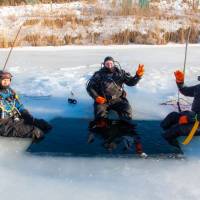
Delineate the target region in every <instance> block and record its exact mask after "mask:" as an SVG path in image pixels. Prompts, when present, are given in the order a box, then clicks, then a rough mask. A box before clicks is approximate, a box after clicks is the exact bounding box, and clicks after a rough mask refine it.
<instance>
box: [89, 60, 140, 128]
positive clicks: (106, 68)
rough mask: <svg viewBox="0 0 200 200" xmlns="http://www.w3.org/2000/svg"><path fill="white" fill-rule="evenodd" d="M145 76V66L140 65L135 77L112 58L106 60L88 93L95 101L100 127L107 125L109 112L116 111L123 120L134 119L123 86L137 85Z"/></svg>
mask: <svg viewBox="0 0 200 200" xmlns="http://www.w3.org/2000/svg"><path fill="white" fill-rule="evenodd" d="M143 74H144V65H139V67H138V69H137V71H136V74H135V76H131V75H130V74H129V73H127V72H125V71H124V70H122V69H120V68H118V67H117V66H116V65H115V61H114V59H113V58H112V57H110V56H108V57H106V58H105V59H104V62H103V67H102V68H101V69H100V70H99V71H97V72H95V73H94V75H93V76H92V77H91V79H90V80H89V82H88V85H87V91H88V93H89V95H90V96H91V97H92V98H93V99H94V115H95V119H96V120H97V123H98V124H99V125H100V126H104V125H105V124H106V121H107V119H108V112H109V110H114V111H116V112H117V113H118V115H119V118H120V119H121V120H125V121H129V120H131V119H132V109H131V106H130V104H129V102H128V100H127V98H126V92H125V90H124V88H123V85H124V84H126V85H128V86H134V85H136V84H137V83H138V82H139V80H140V79H141V78H142V76H143Z"/></svg>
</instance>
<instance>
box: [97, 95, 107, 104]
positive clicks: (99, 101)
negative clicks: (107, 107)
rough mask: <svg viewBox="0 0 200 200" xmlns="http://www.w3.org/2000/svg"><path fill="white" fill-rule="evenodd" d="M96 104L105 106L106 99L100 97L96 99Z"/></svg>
mask: <svg viewBox="0 0 200 200" xmlns="http://www.w3.org/2000/svg"><path fill="white" fill-rule="evenodd" d="M95 101H96V103H98V104H104V103H106V99H105V98H104V97H101V96H98V97H97V98H96V99H95Z"/></svg>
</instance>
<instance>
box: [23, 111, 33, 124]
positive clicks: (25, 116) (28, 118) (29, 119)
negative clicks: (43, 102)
mask: <svg viewBox="0 0 200 200" xmlns="http://www.w3.org/2000/svg"><path fill="white" fill-rule="evenodd" d="M21 116H22V118H23V119H24V121H25V123H27V124H30V125H33V122H34V118H33V116H32V115H31V114H30V113H29V112H28V110H23V111H22V112H21Z"/></svg>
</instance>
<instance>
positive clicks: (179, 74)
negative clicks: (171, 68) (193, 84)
mask: <svg viewBox="0 0 200 200" xmlns="http://www.w3.org/2000/svg"><path fill="white" fill-rule="evenodd" d="M174 75H175V77H176V82H177V83H184V73H183V72H182V71H180V70H177V71H175V72H174Z"/></svg>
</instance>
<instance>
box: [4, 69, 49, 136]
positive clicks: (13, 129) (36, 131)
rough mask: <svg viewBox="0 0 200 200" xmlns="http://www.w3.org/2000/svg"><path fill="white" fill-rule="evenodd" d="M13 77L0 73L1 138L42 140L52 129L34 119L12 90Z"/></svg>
mask: <svg viewBox="0 0 200 200" xmlns="http://www.w3.org/2000/svg"><path fill="white" fill-rule="evenodd" d="M11 79H12V75H11V74H10V73H9V72H5V71H0V136H6V137H22V138H33V139H41V138H42V137H43V136H44V133H46V132H48V131H49V130H50V129H51V128H52V127H51V125H50V124H48V123H47V122H46V121H45V120H43V119H36V118H34V117H33V116H32V115H31V114H30V113H29V112H28V110H26V109H25V108H24V106H23V105H22V104H21V103H20V101H19V98H18V96H17V95H16V93H15V91H14V90H13V89H11V87H10V84H11Z"/></svg>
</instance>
